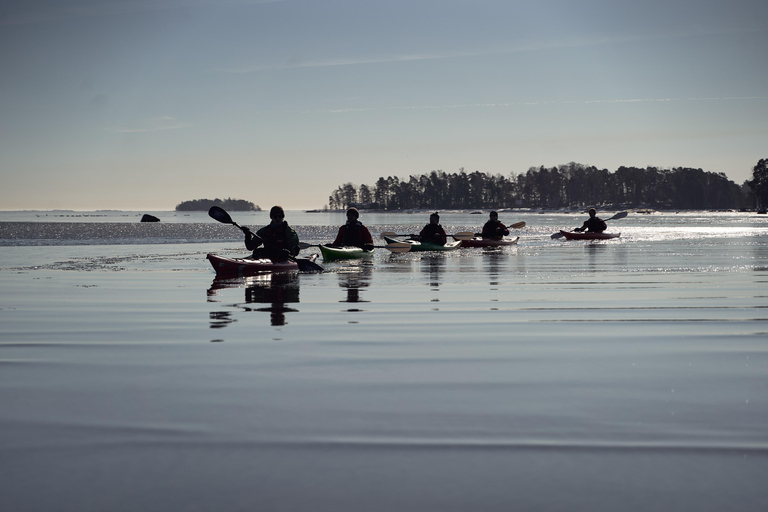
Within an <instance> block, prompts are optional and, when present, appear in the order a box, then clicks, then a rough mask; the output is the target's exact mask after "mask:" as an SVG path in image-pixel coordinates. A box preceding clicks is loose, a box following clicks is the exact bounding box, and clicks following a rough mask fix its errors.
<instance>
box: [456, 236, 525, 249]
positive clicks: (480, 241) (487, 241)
mask: <svg viewBox="0 0 768 512" xmlns="http://www.w3.org/2000/svg"><path fill="white" fill-rule="evenodd" d="M518 240H520V237H519V236H516V237H515V238H502V239H501V240H498V239H496V238H480V237H479V236H478V237H475V238H470V239H469V240H462V242H461V246H462V247H505V246H507V245H516V244H517V242H518Z"/></svg>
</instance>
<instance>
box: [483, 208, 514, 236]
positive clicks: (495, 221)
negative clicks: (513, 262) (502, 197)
mask: <svg viewBox="0 0 768 512" xmlns="http://www.w3.org/2000/svg"><path fill="white" fill-rule="evenodd" d="M508 234H509V229H507V226H505V225H504V224H502V223H501V222H499V214H498V213H496V212H491V213H490V215H489V220H488V222H486V223H485V225H483V232H482V233H480V236H482V237H483V238H492V239H494V240H501V239H502V238H504V236H506V235H508Z"/></svg>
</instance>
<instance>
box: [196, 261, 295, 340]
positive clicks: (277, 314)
mask: <svg viewBox="0 0 768 512" xmlns="http://www.w3.org/2000/svg"><path fill="white" fill-rule="evenodd" d="M226 288H245V304H269V306H268V307H260V308H252V307H250V306H245V305H243V306H241V307H242V309H243V311H260V312H268V313H269V314H270V315H269V317H270V325H272V326H281V325H285V324H286V318H285V314H286V313H297V312H298V311H299V310H298V309H293V308H290V307H287V306H286V304H294V303H298V302H299V276H298V274H297V273H295V272H280V273H264V274H259V275H255V276H248V277H240V278H229V279H219V278H217V279H214V281H213V283H212V284H211V287H210V288H209V289H208V300H209V302H214V300H212V297H215V296H216V295H217V293H218V292H219V291H220V290H222V289H226ZM234 321H235V320H234V319H233V318H232V314H231V312H226V311H217V312H211V328H220V327H225V326H226V325H228V324H229V323H231V322H234Z"/></svg>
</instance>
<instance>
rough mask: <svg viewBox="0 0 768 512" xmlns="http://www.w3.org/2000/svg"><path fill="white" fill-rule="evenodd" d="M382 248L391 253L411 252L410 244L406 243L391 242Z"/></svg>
mask: <svg viewBox="0 0 768 512" xmlns="http://www.w3.org/2000/svg"><path fill="white" fill-rule="evenodd" d="M384 248H385V249H387V250H388V251H392V252H408V251H410V250H411V244H409V243H406V242H393V243H391V244H387V245H385V246H384Z"/></svg>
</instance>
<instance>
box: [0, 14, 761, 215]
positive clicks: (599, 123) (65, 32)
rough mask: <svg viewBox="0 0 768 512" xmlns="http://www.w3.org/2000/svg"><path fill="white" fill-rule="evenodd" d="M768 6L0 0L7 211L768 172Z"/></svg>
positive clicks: (0, 130)
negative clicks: (579, 177)
mask: <svg viewBox="0 0 768 512" xmlns="http://www.w3.org/2000/svg"><path fill="white" fill-rule="evenodd" d="M766 27H768V2H766V0H728V1H724V0H660V1H656V0H646V1H643V2H637V1H632V2H629V1H623V0H586V1H585V0H532V1H527V0H526V1H515V0H487V1H486V0H468V1H450V0H440V1H438V0H403V1H401V0H386V1H373V0H371V1H369V0H284V1H248V0H229V1H227V0H215V1H214V0H55V1H53V0H10V1H9V0H3V1H2V3H0V209H2V210H15V209H53V208H64V209H75V210H92V209H122V210H170V209H173V208H174V207H175V206H176V204H178V203H179V202H181V201H184V200H188V199H198V198H214V197H221V198H224V197H233V198H238V199H246V200H249V201H253V202H254V203H256V204H258V205H260V206H261V207H262V208H267V207H269V206H271V205H272V204H282V205H283V206H285V207H286V208H289V209H299V208H319V207H322V206H323V205H325V204H326V203H327V202H328V196H329V195H330V194H331V192H332V191H333V190H334V189H335V188H336V187H337V186H339V185H341V184H343V183H346V182H353V183H355V184H360V183H367V184H373V183H374V182H375V181H376V179H377V178H378V177H379V176H384V177H386V176H400V177H407V176H409V175H411V174H417V175H418V174H422V173H425V172H429V171H431V170H434V169H442V170H444V171H446V172H456V171H458V169H459V168H460V167H463V168H465V169H466V170H467V171H468V172H471V171H475V170H479V171H482V172H489V173H493V174H495V173H501V174H503V175H509V174H510V173H512V172H514V173H523V172H525V171H526V170H527V169H528V168H529V167H532V166H540V165H544V166H553V165H559V164H565V163H568V162H578V163H582V164H587V165H594V166H597V167H599V168H606V169H608V170H610V171H615V170H616V168H618V167H619V166H621V165H627V166H638V167H646V166H649V165H653V166H658V167H663V168H671V167H678V166H684V167H696V168H701V169H703V170H705V171H712V172H724V173H725V174H727V175H728V177H729V178H731V179H732V180H734V181H736V182H737V183H739V184H740V183H741V182H743V181H744V180H745V179H748V178H749V177H750V175H751V169H752V167H753V166H754V165H755V164H756V163H757V161H758V160H759V159H760V158H766V157H768V122H766V120H767V119H768V65H767V64H768V57H766V55H768V28H766Z"/></svg>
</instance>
